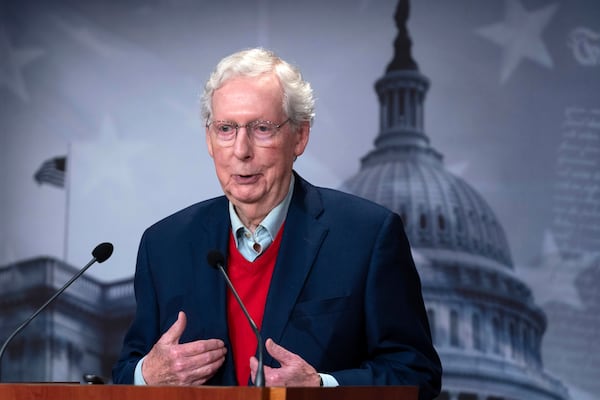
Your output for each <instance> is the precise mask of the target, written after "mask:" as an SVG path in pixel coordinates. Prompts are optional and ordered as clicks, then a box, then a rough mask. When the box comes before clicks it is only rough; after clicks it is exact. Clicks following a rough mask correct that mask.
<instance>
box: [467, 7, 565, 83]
mask: <svg viewBox="0 0 600 400" xmlns="http://www.w3.org/2000/svg"><path fill="white" fill-rule="evenodd" d="M505 5H506V8H505V11H506V12H505V14H506V15H505V20H504V21H502V22H498V23H495V24H493V25H489V26H485V27H483V28H480V29H478V30H477V33H478V34H479V35H481V36H483V37H484V38H486V39H488V40H490V41H492V42H493V43H495V44H497V45H499V46H501V47H502V48H503V55H502V70H501V72H500V81H501V83H505V82H506V80H507V79H508V78H509V77H510V75H511V74H512V73H513V72H514V71H515V69H517V67H518V66H519V64H520V63H521V61H522V60H523V59H529V60H531V61H534V62H536V63H538V64H540V65H542V66H544V67H547V68H552V67H553V61H552V57H551V56H550V53H549V52H548V49H547V48H546V45H545V44H544V41H543V40H542V33H543V31H544V29H545V28H546V26H547V25H548V23H549V22H550V20H551V19H552V17H553V16H554V14H555V13H556V10H557V9H558V5H557V4H550V5H548V6H546V7H544V8H541V9H538V10H535V11H531V12H528V11H527V10H525V9H524V8H523V6H522V5H521V3H520V2H519V1H518V0H505Z"/></svg>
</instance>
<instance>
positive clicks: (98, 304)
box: [0, 257, 135, 382]
mask: <svg viewBox="0 0 600 400" xmlns="http://www.w3.org/2000/svg"><path fill="white" fill-rule="evenodd" d="M77 272H78V270H77V269H75V268H73V267H72V266H70V265H68V264H66V263H64V262H62V261H59V260H56V259H53V258H47V257H40V258H35V259H31V260H25V261H22V262H18V263H15V264H11V265H9V266H6V267H3V268H0V310H2V312H1V315H0V341H1V343H4V341H5V340H6V339H7V337H8V336H9V334H10V333H11V332H12V331H13V330H14V329H16V328H17V327H18V326H19V325H20V324H21V323H22V322H23V321H25V320H26V319H27V318H28V317H29V316H30V315H31V314H33V313H34V312H35V310H36V309H37V308H38V307H40V306H41V305H42V304H44V303H45V302H46V301H47V300H48V299H49V298H50V297H51V296H52V295H53V294H54V293H55V292H56V291H57V290H59V289H60V288H61V287H62V286H63V285H64V284H65V283H66V282H67V281H68V280H69V279H71V277H73V276H74V275H75V274H76V273H77ZM134 313H135V301H134V296H133V280H132V279H127V280H123V281H117V282H111V283H101V282H99V281H97V280H95V279H92V278H89V277H88V276H86V275H83V276H81V277H80V278H79V279H78V280H77V281H75V282H74V283H73V284H72V285H71V286H70V287H69V288H68V289H67V290H66V291H65V292H63V293H62V295H61V296H59V297H58V298H57V299H56V300H55V301H54V302H53V304H51V305H50V306H49V308H48V309H46V310H45V311H44V312H42V313H41V314H39V315H38V316H37V318H35V319H34V320H33V321H32V322H31V323H30V324H29V325H28V326H27V327H26V328H25V329H24V330H23V331H21V332H20V333H19V334H18V335H17V336H15V338H14V339H13V341H12V342H11V343H10V344H9V346H8V347H7V349H6V352H5V354H4V357H3V358H2V376H1V377H0V379H1V381H2V382H57V381H62V382H64V381H67V382H81V381H82V376H83V374H94V375H98V376H100V377H102V378H103V379H104V380H105V381H106V382H109V381H110V376H111V369H112V365H113V363H114V362H115V361H116V359H117V357H118V352H119V351H120V349H121V345H122V342H123V337H124V335H125V331H126V330H127V328H128V326H129V324H130V322H131V320H132V319H133V315H134Z"/></svg>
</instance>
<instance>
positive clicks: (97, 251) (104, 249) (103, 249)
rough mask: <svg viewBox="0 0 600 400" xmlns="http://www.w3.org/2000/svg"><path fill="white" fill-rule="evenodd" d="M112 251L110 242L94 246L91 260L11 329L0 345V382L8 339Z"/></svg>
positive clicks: (106, 258)
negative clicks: (17, 325) (16, 326)
mask: <svg viewBox="0 0 600 400" xmlns="http://www.w3.org/2000/svg"><path fill="white" fill-rule="evenodd" d="M112 252H113V245H112V243H107V242H104V243H100V244H99V245H98V246H96V248H94V250H93V251H92V257H93V258H92V259H91V261H90V262H89V263H87V264H86V266H85V267H83V268H82V269H80V270H79V272H78V273H77V274H76V275H75V276H74V277H72V278H71V279H70V280H69V281H68V282H67V283H65V285H64V286H63V287H61V288H60V289H59V290H58V291H57V292H56V293H54V295H53V296H52V297H50V299H49V300H48V301H47V302H45V303H44V304H43V305H42V306H41V307H40V308H38V309H37V311H36V312H34V313H33V314H31V317H29V318H27V319H26V320H25V321H24V322H23V323H22V324H21V325H19V327H18V328H17V329H15V330H14V331H13V333H11V334H10V336H9V337H8V339H6V341H5V342H4V344H3V345H2V348H1V349H0V382H1V381H2V356H3V355H4V351H5V350H6V348H7V347H8V344H9V343H10V341H11V340H13V338H14V337H15V336H16V335H17V334H18V333H19V332H21V331H22V330H23V329H25V327H26V326H27V325H29V323H30V322H31V321H33V319H34V318H35V317H37V316H38V314H39V313H41V312H42V311H44V310H45V309H46V307H48V306H49V305H50V303H52V302H53V301H54V300H55V299H56V298H57V297H58V296H60V294H61V293H62V292H64V291H65V289H66V288H68V287H69V286H70V285H71V283H73V282H74V281H75V280H76V279H77V278H79V277H80V276H81V275H82V274H83V273H84V272H85V271H86V270H87V269H88V268H89V267H91V266H92V264H94V263H95V262H96V261H97V262H99V263H103V262H104V261H106V260H108V258H109V257H110V256H111V255H112Z"/></svg>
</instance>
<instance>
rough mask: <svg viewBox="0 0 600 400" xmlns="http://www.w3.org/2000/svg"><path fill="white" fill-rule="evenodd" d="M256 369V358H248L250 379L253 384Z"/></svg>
mask: <svg viewBox="0 0 600 400" xmlns="http://www.w3.org/2000/svg"><path fill="white" fill-rule="evenodd" d="M257 369H258V360H257V359H256V357H254V356H252V357H250V379H252V383H255V379H256V370H257Z"/></svg>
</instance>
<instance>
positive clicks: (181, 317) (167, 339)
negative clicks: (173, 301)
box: [159, 311, 187, 344]
mask: <svg viewBox="0 0 600 400" xmlns="http://www.w3.org/2000/svg"><path fill="white" fill-rule="evenodd" d="M186 324H187V318H186V316H185V313H184V312H183V311H179V314H177V321H175V322H174V323H173V325H171V327H170V328H169V329H168V330H167V331H166V332H165V333H164V334H163V335H162V336H161V338H160V340H159V342H160V343H163V344H178V343H179V339H180V338H181V335H182V334H183V331H184V330H185V326H186Z"/></svg>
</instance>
